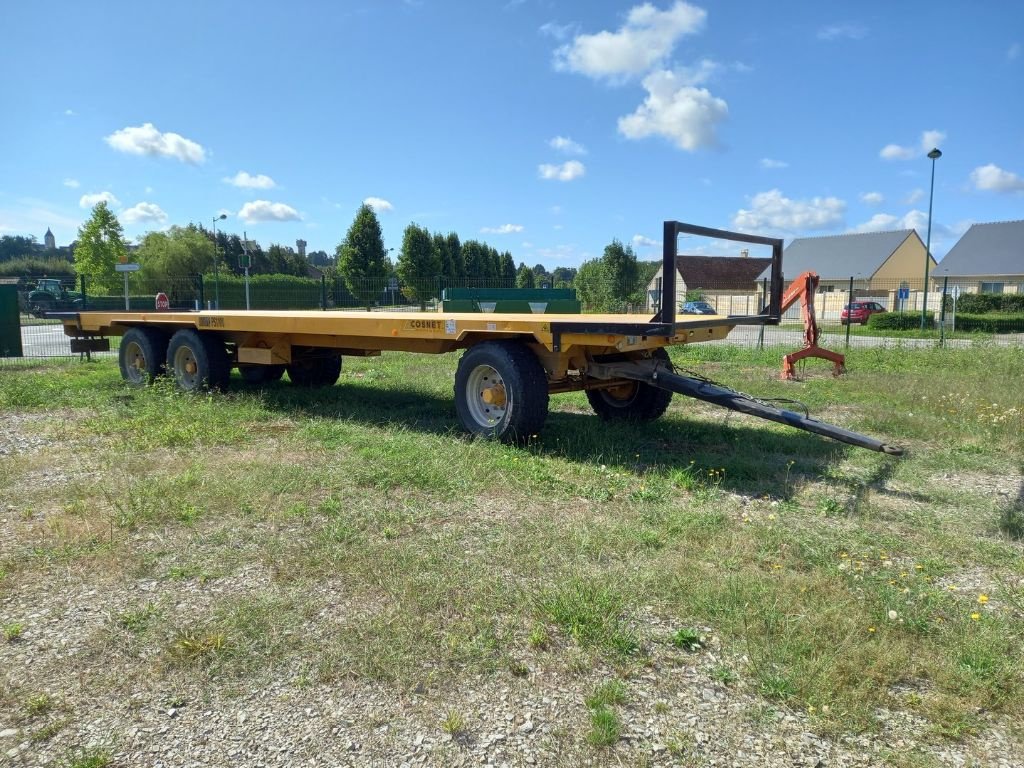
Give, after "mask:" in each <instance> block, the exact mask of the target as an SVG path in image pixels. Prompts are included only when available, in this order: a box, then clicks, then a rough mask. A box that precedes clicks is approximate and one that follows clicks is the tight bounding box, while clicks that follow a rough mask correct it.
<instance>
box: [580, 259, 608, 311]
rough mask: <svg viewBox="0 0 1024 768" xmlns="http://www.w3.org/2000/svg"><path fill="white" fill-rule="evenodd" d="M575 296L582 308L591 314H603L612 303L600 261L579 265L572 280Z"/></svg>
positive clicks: (603, 268) (601, 261)
mask: <svg viewBox="0 0 1024 768" xmlns="http://www.w3.org/2000/svg"><path fill="white" fill-rule="evenodd" d="M573 287H575V288H576V294H577V296H578V297H579V300H580V301H581V302H582V303H583V307H584V308H585V309H587V310H590V311H592V312H605V311H607V310H608V309H609V308H610V305H611V303H612V296H611V291H610V290H609V284H608V276H607V274H606V270H605V265H604V261H603V260H602V259H591V260H590V261H585V262H583V264H581V265H580V268H579V271H578V272H577V273H576V279H575V280H573Z"/></svg>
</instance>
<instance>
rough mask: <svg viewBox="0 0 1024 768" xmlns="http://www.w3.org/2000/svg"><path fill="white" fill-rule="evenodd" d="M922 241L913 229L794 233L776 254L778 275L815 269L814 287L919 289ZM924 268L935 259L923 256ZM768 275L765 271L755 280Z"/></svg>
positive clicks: (827, 289)
mask: <svg viewBox="0 0 1024 768" xmlns="http://www.w3.org/2000/svg"><path fill="white" fill-rule="evenodd" d="M924 260H925V248H924V243H923V242H922V241H921V238H920V237H918V234H917V232H916V231H915V230H913V229H900V230H895V231H891V232H862V233H855V234H849V235H830V236H828V237H798V238H797V239H796V240H794V241H793V242H791V243H790V244H789V245H787V246H786V250H785V251H784V252H783V254H782V273H783V279H784V280H786V281H787V282H788V281H790V280H793V279H795V278H796V277H797V276H798V275H799V274H800V273H802V272H806V271H811V272H817V273H818V277H819V278H820V279H821V283H820V287H819V288H818V290H819V291H822V292H825V293H828V292H830V291H844V292H845V291H848V290H849V286H850V278H851V277H852V278H853V283H854V285H853V288H854V290H855V291H880V290H881V291H884V290H889V289H892V288H893V286H894V285H898V284H900V283H901V281H902V283H903V286H904V287H906V288H909V289H911V290H915V291H919V290H921V289H922V288H923V287H924ZM928 260H929V263H930V269H931V270H934V269H935V265H936V261H935V258H934V257H932V256H929V257H928ZM770 276H771V269H770V268H769V269H766V270H765V271H764V272H763V273H762V274H761V275H760V278H766V277H770Z"/></svg>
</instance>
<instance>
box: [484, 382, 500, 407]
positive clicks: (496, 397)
mask: <svg viewBox="0 0 1024 768" xmlns="http://www.w3.org/2000/svg"><path fill="white" fill-rule="evenodd" d="M480 399H481V400H483V401H484V402H485V403H487V404H488V405H494V406H497V407H498V408H504V407H505V388H504V387H503V386H501V385H500V384H499V385H498V386H495V387H488V388H487V389H485V390H484V391H483V392H481V393H480Z"/></svg>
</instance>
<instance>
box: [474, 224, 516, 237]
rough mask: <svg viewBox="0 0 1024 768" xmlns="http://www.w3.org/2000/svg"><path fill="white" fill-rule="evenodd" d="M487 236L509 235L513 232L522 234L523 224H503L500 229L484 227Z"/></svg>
mask: <svg viewBox="0 0 1024 768" xmlns="http://www.w3.org/2000/svg"><path fill="white" fill-rule="evenodd" d="M480 231H481V232H483V233H484V234H486V235H509V234H512V233H513V232H522V231H523V225H522V224H502V225H501V226H500V227H483V228H482V229H481V230H480Z"/></svg>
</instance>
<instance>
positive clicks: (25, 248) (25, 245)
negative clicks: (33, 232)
mask: <svg viewBox="0 0 1024 768" xmlns="http://www.w3.org/2000/svg"><path fill="white" fill-rule="evenodd" d="M35 252H36V239H35V238H34V237H24V236H23V235H4V236H3V237H0V261H10V260H11V259H17V258H21V257H23V256H34V255H35Z"/></svg>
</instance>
